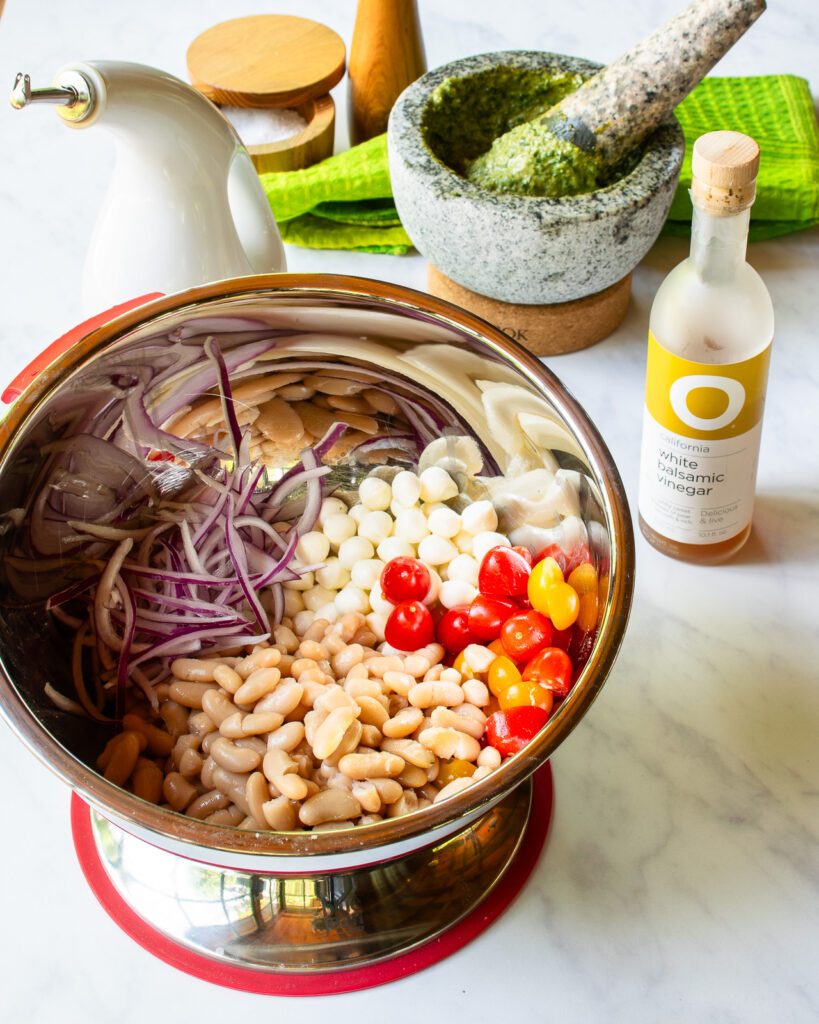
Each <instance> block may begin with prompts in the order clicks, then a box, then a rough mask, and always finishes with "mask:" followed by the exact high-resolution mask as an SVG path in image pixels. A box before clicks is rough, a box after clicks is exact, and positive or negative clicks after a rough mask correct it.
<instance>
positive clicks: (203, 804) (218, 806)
mask: <svg viewBox="0 0 819 1024" xmlns="http://www.w3.org/2000/svg"><path fill="white" fill-rule="evenodd" d="M229 806H230V797H227V796H225V794H224V793H222V792H220V791H219V790H218V789H211V790H208V792H207V793H203V794H202V795H201V796H198V797H197V798H196V799H195V800H194V801H193V803H192V804H188V806H187V808H186V809H185V814H187V815H188V817H189V818H199V819H200V820H202V819H204V818H207V817H208V815H210V814H213V813H214V812H215V811H221V810H224V808H226V807H229Z"/></svg>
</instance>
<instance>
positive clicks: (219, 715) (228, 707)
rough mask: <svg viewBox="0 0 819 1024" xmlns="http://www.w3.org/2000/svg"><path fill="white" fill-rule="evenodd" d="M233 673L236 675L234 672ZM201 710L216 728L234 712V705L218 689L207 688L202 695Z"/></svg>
mask: <svg viewBox="0 0 819 1024" xmlns="http://www.w3.org/2000/svg"><path fill="white" fill-rule="evenodd" d="M229 671H230V670H229ZM233 674H234V675H236V673H235V672H234V673H233ZM236 678H237V679H239V676H236ZM240 682H241V680H240ZM202 710H203V711H204V712H205V714H206V715H207V716H208V718H209V719H210V720H211V721H212V722H213V724H214V725H215V726H216V728H217V729H218V728H219V726H220V725H221V724H222V722H224V720H225V719H226V718H229V717H230V716H231V715H234V714H236V705H235V704H234V703H233V701H232V700H231V699H230V698H229V697H226V696H225V695H224V693H220V692H219V690H207V691H206V692H205V693H204V694H203V695H202Z"/></svg>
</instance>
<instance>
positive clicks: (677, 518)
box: [639, 409, 762, 544]
mask: <svg viewBox="0 0 819 1024" xmlns="http://www.w3.org/2000/svg"><path fill="white" fill-rule="evenodd" d="M761 434H762V423H761V422H760V423H757V424H756V426H755V427H753V428H752V429H751V430H749V431H747V433H745V434H740V435H739V436H738V437H732V438H728V439H726V440H722V441H692V440H691V439H690V438H688V437H683V436H682V435H681V434H675V433H672V432H671V431H669V430H666V429H665V428H664V427H661V426H660V424H659V423H658V422H657V421H656V420H655V419H654V417H653V416H652V415H651V413H650V412H649V411H648V409H646V410H645V414H644V416H643V449H642V455H641V460H640V501H639V504H640V515H641V516H642V517H643V519H644V521H645V522H646V523H648V525H649V526H650V527H651V528H652V529H653V530H656V531H657V533H660V534H662V536H663V537H668V538H669V540H675V541H679V542H680V543H682V544H717V543H719V542H720V541H723V540H728V539H729V538H731V537H735V536H736V535H737V534H738V533H741V532H742V530H744V529H745V527H746V526H747V525H748V523H749V522H750V521H751V516H752V514H753V508H754V484H755V481H756V464H757V456H758V453H759V439H760V436H761Z"/></svg>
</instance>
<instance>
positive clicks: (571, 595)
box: [546, 583, 580, 629]
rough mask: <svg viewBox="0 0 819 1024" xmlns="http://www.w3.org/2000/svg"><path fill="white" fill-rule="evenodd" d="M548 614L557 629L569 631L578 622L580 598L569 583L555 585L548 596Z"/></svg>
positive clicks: (550, 588)
mask: <svg viewBox="0 0 819 1024" xmlns="http://www.w3.org/2000/svg"><path fill="white" fill-rule="evenodd" d="M546 600H547V612H548V615H549V618H550V619H551V620H552V625H553V626H554V627H555V629H568V628H569V626H573V625H574V624H575V622H576V621H577V616H578V614H579V613H580V598H579V597H578V596H577V591H576V590H574V589H573V588H572V587H570V586H569V584H568V583H553V584H552V586H551V587H549V590H548V592H547V594H546Z"/></svg>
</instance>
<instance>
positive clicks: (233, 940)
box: [71, 763, 552, 995]
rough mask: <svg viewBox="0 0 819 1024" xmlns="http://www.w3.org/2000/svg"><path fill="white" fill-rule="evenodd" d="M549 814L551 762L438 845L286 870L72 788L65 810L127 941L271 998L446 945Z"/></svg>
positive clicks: (320, 987)
mask: <svg viewBox="0 0 819 1024" xmlns="http://www.w3.org/2000/svg"><path fill="white" fill-rule="evenodd" d="M551 818H552V777H551V770H550V767H549V765H548V763H547V764H545V765H544V766H543V767H542V768H540V769H539V770H538V771H537V772H536V773H535V775H534V776H533V777H532V778H531V779H529V780H527V781H526V782H524V783H523V784H521V785H520V786H519V787H518V788H517V789H515V790H514V791H513V792H512V793H511V794H509V795H508V796H507V797H505V798H504V799H503V800H502V801H501V802H500V803H498V804H496V805H495V806H494V807H493V808H492V809H491V810H490V811H488V812H487V813H486V814H485V815H483V816H482V817H480V818H478V819H477V820H475V821H473V822H472V823H471V824H469V825H468V826H467V827H466V828H465V829H463V830H462V831H461V832H459V833H457V834H455V835H453V836H450V837H448V838H447V839H444V840H442V841H441V842H439V843H437V844H435V845H433V846H428V847H425V848H423V849H421V850H416V851H415V852H413V853H410V854H408V855H406V856H404V857H401V858H398V859H394V860H389V861H387V862H383V863H380V864H374V865H371V866H369V867H365V868H356V869H352V870H345V871H340V872H335V873H325V874H314V875H303V874H300V875H285V874H261V873H252V874H251V873H246V872H241V871H235V870H229V869H225V868H221V867H214V866H210V865H207V864H203V863H201V862H199V861H195V860H190V859H188V858H185V857H182V856H179V855H178V854H173V853H169V852H167V851H165V850H162V849H159V848H158V847H155V846H152V845H150V844H149V843H147V842H145V841H144V840H143V839H138V838H136V837H135V836H132V835H131V834H129V833H128V832H126V831H124V830H123V829H121V828H120V827H119V826H117V825H114V824H113V823H112V822H110V821H108V820H107V819H106V818H104V817H103V816H102V815H100V814H99V813H97V812H96V811H94V810H92V809H91V808H89V807H88V805H87V804H85V803H84V802H83V801H82V800H81V799H80V798H79V797H78V796H77V795H76V794H75V795H74V796H73V802H72V809H71V821H72V831H73V836H74V844H75V848H76V850H77V855H78V858H79V861H80V866H81V867H82V870H83V873H84V874H85V877H86V880H87V881H88V883H89V885H90V887H91V889H92V891H93V892H94V894H95V895H96V897H97V899H98V900H99V902H100V903H101V904H102V906H103V907H104V909H105V910H106V911H107V912H108V914H109V915H110V916H111V917H112V918H113V919H114V921H115V922H116V923H117V924H118V925H119V926H120V927H121V928H122V929H123V930H124V931H125V932H126V933H127V934H128V935H130V936H131V938H132V939H134V940H135V941H136V942H138V943H139V944H140V945H141V946H142V947H143V948H144V949H146V950H148V952H150V953H152V954H153V955H155V956H157V957H159V958H160V959H161V960H164V961H165V962H166V963H169V964H171V965H172V966H174V967H176V968H178V969H180V970H182V971H184V972H186V973H188V974H192V975H194V976H196V977H199V978H202V979H204V980H206V981H211V982H214V983H216V984H220V985H223V986H226V987H230V988H235V989H240V990H243V991H250V992H257V993H263V994H271V995H324V994H331V993H339V992H349V991H355V990H358V989H364V988H370V987H372V986H375V985H380V984H384V983H386V982H389V981H393V980H395V979H397V978H401V977H406V976H408V975H410V974H413V973H415V972H417V971H420V970H423V969H424V968H425V967H428V966H430V965H431V964H433V963H437V962H438V961H439V960H442V959H444V958H445V957H446V956H449V955H450V954H451V953H454V952H455V951H456V950H458V949H460V948H461V947H462V946H464V945H465V944H466V943H467V942H469V941H470V940H471V939H473V938H475V937H476V936H477V935H479V934H480V933H481V932H483V931H484V930H485V929H486V928H487V927H489V925H491V924H492V922H493V921H494V920H495V919H496V918H497V917H498V916H499V915H500V914H501V913H503V911H504V910H505V909H506V908H507V907H508V906H509V905H510V904H511V903H512V901H513V900H514V899H515V897H516V896H517V895H518V893H519V892H520V891H521V889H522V888H523V885H524V884H525V882H526V880H527V878H528V877H529V875H530V874H531V872H532V870H533V869H534V867H535V864H536V863H537V859H538V857H539V855H540V852H541V850H542V848H543V844H544V842H545V840H546V836H547V834H548V831H549V826H550V823H551Z"/></svg>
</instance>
